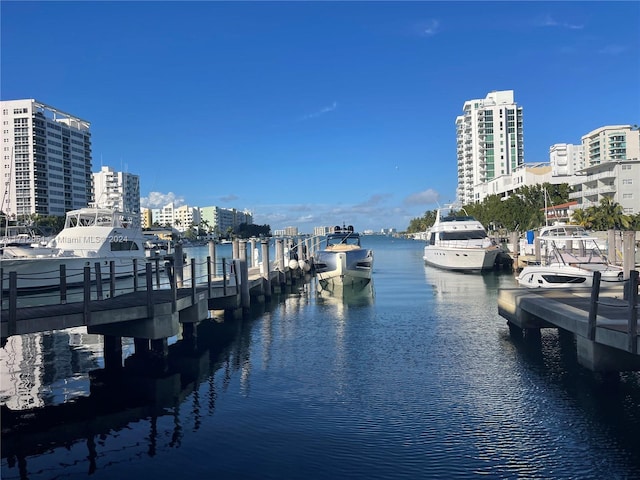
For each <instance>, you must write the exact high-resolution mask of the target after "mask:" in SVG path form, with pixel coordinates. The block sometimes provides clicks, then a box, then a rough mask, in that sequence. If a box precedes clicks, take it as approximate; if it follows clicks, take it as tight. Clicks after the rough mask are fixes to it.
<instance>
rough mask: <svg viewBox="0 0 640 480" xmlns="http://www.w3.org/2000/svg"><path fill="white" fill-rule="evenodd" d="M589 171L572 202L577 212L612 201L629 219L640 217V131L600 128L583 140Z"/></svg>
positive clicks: (581, 174)
mask: <svg viewBox="0 0 640 480" xmlns="http://www.w3.org/2000/svg"><path fill="white" fill-rule="evenodd" d="M582 147H583V149H584V152H585V163H586V167H585V168H584V169H582V170H581V171H580V172H578V175H579V176H578V177H577V178H578V180H579V181H578V182H577V183H576V184H575V185H574V192H573V193H571V194H570V195H569V198H571V199H574V200H576V201H577V206H576V208H580V209H585V208H589V207H591V206H598V205H599V204H600V201H601V200H602V199H603V198H605V197H608V198H610V199H611V200H613V201H614V202H615V203H618V204H620V206H621V207H622V209H623V211H624V213H625V214H627V215H636V214H638V213H640V193H638V192H639V191H640V188H639V186H640V130H638V128H637V127H632V126H631V125H610V126H604V127H600V128H598V129H596V130H593V131H592V132H589V133H587V134H586V135H583V136H582Z"/></svg>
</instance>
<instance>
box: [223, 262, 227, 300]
mask: <svg viewBox="0 0 640 480" xmlns="http://www.w3.org/2000/svg"><path fill="white" fill-rule="evenodd" d="M222 295H223V296H225V297H226V296H227V259H226V258H223V259H222Z"/></svg>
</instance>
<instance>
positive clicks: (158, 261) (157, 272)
mask: <svg viewBox="0 0 640 480" xmlns="http://www.w3.org/2000/svg"><path fill="white" fill-rule="evenodd" d="M154 262H155V271H156V288H157V289H158V290H160V258H159V257H156V258H155V259H154Z"/></svg>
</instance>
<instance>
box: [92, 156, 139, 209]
mask: <svg viewBox="0 0 640 480" xmlns="http://www.w3.org/2000/svg"><path fill="white" fill-rule="evenodd" d="M93 192H94V202H95V204H96V206H98V207H107V208H114V209H116V210H119V211H121V212H128V213H133V214H138V213H140V177H139V176H138V175H134V174H132V173H128V172H116V171H114V170H113V169H112V168H111V167H102V168H101V169H100V171H99V172H94V173H93Z"/></svg>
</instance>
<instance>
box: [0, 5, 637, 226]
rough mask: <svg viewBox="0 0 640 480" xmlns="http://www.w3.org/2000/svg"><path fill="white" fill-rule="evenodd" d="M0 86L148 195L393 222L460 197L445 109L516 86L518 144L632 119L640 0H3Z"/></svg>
mask: <svg viewBox="0 0 640 480" xmlns="http://www.w3.org/2000/svg"><path fill="white" fill-rule="evenodd" d="M0 16H1V40H2V44H1V68H2V70H1V71H0V75H1V98H2V99H3V100H13V99H20V98H35V99H37V100H39V101H41V102H44V103H46V104H49V105H52V106H54V107H56V108H59V109H61V110H64V111H66V112H69V113H71V114H73V115H76V116H79V117H81V118H83V119H85V120H88V121H90V122H91V131H92V141H93V170H94V171H98V170H99V169H100V165H107V166H111V167H113V168H115V169H117V170H126V171H129V172H131V173H135V174H137V175H139V176H140V183H141V194H142V196H143V199H142V201H143V202H142V203H143V206H147V207H158V206H162V205H164V204H166V203H168V202H169V201H171V200H174V201H176V202H177V204H178V205H181V204H188V205H192V206H201V207H202V206H209V205H218V206H222V207H228V208H231V207H233V208H237V209H245V208H246V209H249V210H251V211H252V212H253V213H254V222H255V223H257V224H269V225H271V228H272V229H278V228H284V227H285V226H289V225H294V226H298V227H299V228H300V230H301V231H303V232H311V231H312V228H313V227H314V226H317V225H335V224H342V223H343V222H344V223H346V224H353V225H354V226H355V227H356V229H357V230H364V229H374V230H379V229H380V228H389V227H394V228H397V229H398V230H404V229H405V228H406V227H407V226H408V224H409V221H410V220H411V219H412V218H415V217H419V216H422V215H423V213H424V212H425V211H426V210H431V209H434V208H436V207H437V203H436V202H440V203H441V204H443V203H448V202H451V201H453V200H454V199H455V190H456V172H457V168H456V141H455V117H456V116H457V115H459V114H461V112H462V106H463V104H464V102H465V101H466V100H471V99H475V98H484V97H485V96H486V94H487V93H488V92H490V91H492V90H514V92H515V100H516V102H517V103H518V104H519V105H521V106H522V107H523V109H524V142H525V145H524V152H525V161H526V162H541V161H548V150H549V146H550V145H552V144H554V143H565V142H566V143H580V137H581V136H582V135H584V134H586V133H588V132H589V131H591V130H593V129H595V128H598V127H601V126H604V125H610V124H637V123H640V60H639V59H640V35H639V25H640V3H638V2H612V1H607V2H548V3H547V2H531V3H529V2H453V1H452V2H418V1H414V2H397V1H394V2H365V1H361V2H267V1H264V2H139V3H138V2H66V3H60V2H28V1H27V2H9V1H2V2H1V3H0Z"/></svg>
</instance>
